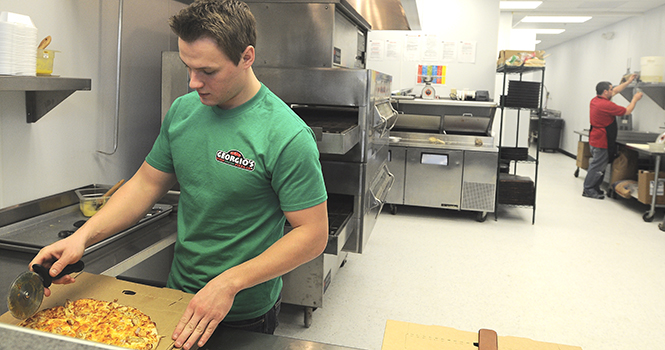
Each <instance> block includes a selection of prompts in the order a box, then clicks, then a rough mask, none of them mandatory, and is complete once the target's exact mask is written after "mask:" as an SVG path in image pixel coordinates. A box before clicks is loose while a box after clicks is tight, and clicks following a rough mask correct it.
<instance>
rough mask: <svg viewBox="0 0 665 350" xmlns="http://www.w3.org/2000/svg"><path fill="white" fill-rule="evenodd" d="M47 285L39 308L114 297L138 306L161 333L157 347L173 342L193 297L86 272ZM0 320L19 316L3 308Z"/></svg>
mask: <svg viewBox="0 0 665 350" xmlns="http://www.w3.org/2000/svg"><path fill="white" fill-rule="evenodd" d="M50 289H51V292H52V293H51V296H50V297H48V298H46V297H44V301H43V302H42V306H41V308H40V310H43V309H47V308H51V307H54V306H60V305H64V303H65V301H66V300H67V299H69V300H77V299H82V298H92V299H97V300H104V301H114V300H116V299H117V302H118V303H119V304H122V305H127V306H131V307H135V308H137V309H139V310H141V311H142V312H143V313H145V314H146V315H148V316H150V318H151V319H152V320H153V321H154V322H155V323H156V324H157V331H158V332H159V335H161V336H163V338H162V340H161V341H160V342H159V345H158V346H157V350H162V349H164V350H165V349H169V348H171V345H172V344H173V341H172V340H171V334H172V333H173V330H174V329H175V326H176V325H177V324H178V320H180V317H182V314H183V313H184V312H185V309H186V308H187V304H188V303H189V301H190V300H191V299H192V297H194V294H188V293H185V292H182V291H179V290H175V289H169V288H157V287H151V286H146V285H142V284H137V283H132V282H127V281H122V280H118V279H116V278H114V277H110V276H104V275H95V274H91V273H86V272H82V273H80V274H78V275H77V276H76V283H72V284H67V285H60V284H58V285H52V286H51V287H50ZM0 322H2V323H9V324H13V325H17V324H19V323H20V322H21V320H17V319H15V318H14V317H13V316H12V315H11V314H10V313H9V312H7V313H5V314H4V315H2V316H0Z"/></svg>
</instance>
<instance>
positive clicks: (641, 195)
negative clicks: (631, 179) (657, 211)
mask: <svg viewBox="0 0 665 350" xmlns="http://www.w3.org/2000/svg"><path fill="white" fill-rule="evenodd" d="M654 174H655V173H654V172H653V171H646V170H640V171H639V172H638V173H637V200H638V201H640V202H642V203H644V204H649V205H651V197H652V195H653V188H654V186H653V182H654V181H653V178H654ZM658 182H659V186H658V187H660V189H662V186H663V185H662V183H663V182H665V172H663V171H661V172H660V173H658ZM657 193H661V192H660V191H658V192H657ZM656 204H665V194H659V195H657V196H656Z"/></svg>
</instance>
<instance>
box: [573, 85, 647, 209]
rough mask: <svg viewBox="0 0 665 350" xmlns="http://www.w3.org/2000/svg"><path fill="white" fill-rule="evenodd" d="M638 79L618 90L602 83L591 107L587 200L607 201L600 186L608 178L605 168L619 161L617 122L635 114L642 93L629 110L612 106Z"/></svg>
mask: <svg viewBox="0 0 665 350" xmlns="http://www.w3.org/2000/svg"><path fill="white" fill-rule="evenodd" d="M635 77H636V75H635V74H633V75H631V76H630V78H628V79H627V80H626V81H624V82H623V83H621V84H620V85H618V86H614V87H613V86H612V83H610V82H607V81H601V82H600V83H598V84H597V85H596V94H597V96H596V97H594V98H593V99H592V100H591V103H590V104H589V120H590V122H591V129H590V130H589V146H590V149H591V157H592V158H591V162H590V163H589V169H587V175H586V178H585V179H584V191H582V195H583V196H584V197H590V198H595V199H603V198H605V194H604V192H603V191H602V190H601V189H600V184H601V183H602V182H603V178H604V177H605V168H607V164H608V163H609V162H612V161H613V160H614V158H615V157H616V139H617V132H618V127H617V122H616V116H624V115H627V114H630V113H632V112H633V109H635V105H636V104H637V101H639V100H640V99H641V98H642V93H641V92H638V93H636V94H634V95H633V99H632V100H631V101H630V104H629V105H628V106H627V107H625V108H624V107H621V106H619V105H617V104H615V103H614V102H612V101H611V100H612V97H613V96H614V95H616V94H618V93H620V92H621V91H623V89H625V88H626V86H628V84H630V83H631V82H632V81H633V80H635Z"/></svg>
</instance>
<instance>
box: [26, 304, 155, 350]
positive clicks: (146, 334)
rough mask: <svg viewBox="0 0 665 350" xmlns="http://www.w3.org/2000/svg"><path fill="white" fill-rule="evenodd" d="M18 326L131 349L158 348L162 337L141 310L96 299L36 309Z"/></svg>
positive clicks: (153, 323) (145, 349)
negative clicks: (36, 311)
mask: <svg viewBox="0 0 665 350" xmlns="http://www.w3.org/2000/svg"><path fill="white" fill-rule="evenodd" d="M20 326H23V327H27V328H32V329H36V330H40V331H45V332H51V333H56V334H61V335H65V336H69V337H75V338H79V339H86V340H92V341H96V342H100V343H105V344H110V345H115V346H121V347H125V348H130V349H139V350H149V349H155V348H157V344H158V343H159V340H160V338H161V336H160V335H159V334H158V333H157V326H156V325H155V322H153V321H152V320H151V319H150V317H149V316H148V315H146V314H144V313H143V312H141V311H140V310H138V309H136V308H133V307H130V306H124V305H120V304H118V303H117V302H116V301H112V302H108V301H101V300H95V299H79V300H76V301H69V300H67V302H66V303H65V305H64V306H56V307H52V308H50V309H45V310H42V311H39V312H38V313H36V314H35V315H33V316H32V317H30V318H28V319H27V320H25V321H23V322H21V323H20Z"/></svg>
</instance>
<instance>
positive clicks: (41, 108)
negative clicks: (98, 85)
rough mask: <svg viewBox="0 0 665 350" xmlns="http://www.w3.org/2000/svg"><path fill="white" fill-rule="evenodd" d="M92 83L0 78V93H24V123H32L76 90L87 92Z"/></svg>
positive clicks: (20, 77)
mask: <svg viewBox="0 0 665 350" xmlns="http://www.w3.org/2000/svg"><path fill="white" fill-rule="evenodd" d="M91 85H92V81H91V80H90V79H83V78H63V77H51V76H36V77H32V76H0V91H25V111H26V121H27V122H28V123H34V122H36V121H38V120H39V119H40V118H42V117H43V116H44V115H45V114H46V113H48V112H49V111H50V110H52V109H53V108H54V107H55V106H57V105H58V104H60V102H62V101H64V100H65V99H66V98H67V97H69V96H70V95H71V94H73V93H74V92H76V91H78V90H86V91H89V90H90V89H91Z"/></svg>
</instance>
